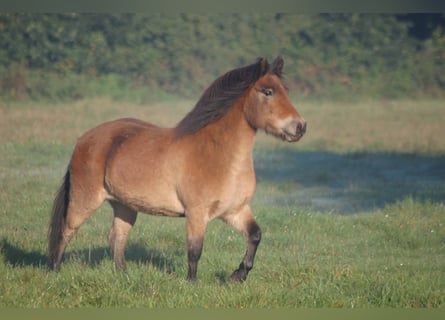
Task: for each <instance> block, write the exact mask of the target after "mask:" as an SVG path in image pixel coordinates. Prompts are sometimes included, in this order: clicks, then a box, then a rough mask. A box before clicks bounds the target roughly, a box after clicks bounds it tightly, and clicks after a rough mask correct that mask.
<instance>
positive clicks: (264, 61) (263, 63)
mask: <svg viewBox="0 0 445 320" xmlns="http://www.w3.org/2000/svg"><path fill="white" fill-rule="evenodd" d="M258 60H259V61H258V63H259V65H260V75H261V76H264V75H265V74H266V73H267V71H268V69H269V63H268V62H267V59H266V58H260V59H258Z"/></svg>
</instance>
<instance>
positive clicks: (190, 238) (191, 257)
mask: <svg viewBox="0 0 445 320" xmlns="http://www.w3.org/2000/svg"><path fill="white" fill-rule="evenodd" d="M206 227H207V223H206V222H205V221H204V219H202V216H200V215H198V214H196V213H195V215H193V213H190V214H188V215H187V257H188V275H187V280H189V281H191V282H194V281H196V273H197V271H198V261H199V258H200V257H201V253H202V247H203V243H204V233H205V230H206Z"/></svg>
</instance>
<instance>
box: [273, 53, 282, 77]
mask: <svg viewBox="0 0 445 320" xmlns="http://www.w3.org/2000/svg"><path fill="white" fill-rule="evenodd" d="M283 66H284V60H283V58H281V57H280V56H278V57H276V58H275V60H274V62H273V63H272V68H271V70H272V72H273V73H275V74H277V75H278V76H281V74H282V73H283Z"/></svg>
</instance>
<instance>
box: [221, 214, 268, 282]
mask: <svg viewBox="0 0 445 320" xmlns="http://www.w3.org/2000/svg"><path fill="white" fill-rule="evenodd" d="M223 220H224V221H225V222H226V223H227V224H228V225H230V226H232V227H233V228H234V229H235V230H237V231H238V232H240V233H241V234H242V235H243V236H244V237H246V238H247V250H246V254H245V255H244V258H243V260H242V261H241V264H240V265H239V267H238V269H236V270H235V271H234V272H233V273H232V275H231V277H230V280H231V281H244V280H246V278H247V274H248V273H249V271H250V270H252V268H253V261H254V259H255V254H256V251H257V248H258V245H259V244H260V241H261V229H260V227H259V226H258V224H257V223H256V221H255V218H254V217H253V215H252V211H251V209H250V206H248V205H246V206H244V207H243V208H242V209H241V210H240V211H239V212H237V213H234V214H230V215H227V216H225V217H223Z"/></svg>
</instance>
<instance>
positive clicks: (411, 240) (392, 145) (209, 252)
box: [0, 100, 445, 308]
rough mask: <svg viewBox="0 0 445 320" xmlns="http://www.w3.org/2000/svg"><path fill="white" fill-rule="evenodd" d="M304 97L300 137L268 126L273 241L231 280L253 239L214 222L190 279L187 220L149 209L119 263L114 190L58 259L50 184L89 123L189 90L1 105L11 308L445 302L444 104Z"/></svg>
mask: <svg viewBox="0 0 445 320" xmlns="http://www.w3.org/2000/svg"><path fill="white" fill-rule="evenodd" d="M391 106H392V107H391ZM301 107H302V109H304V111H302V110H300V111H301V112H302V113H303V114H304V115H305V116H306V118H307V119H308V121H309V123H310V124H311V123H312V125H310V127H309V128H310V130H312V131H309V132H308V135H307V136H306V137H305V138H304V139H303V140H302V142H301V143H299V144H297V145H296V146H288V145H285V146H283V145H282V144H280V143H279V142H276V141H274V140H273V139H272V138H270V137H265V135H260V136H259V137H258V143H257V147H256V149H255V163H256V167H257V174H258V188H257V194H256V197H255V199H254V201H253V209H254V212H255V215H256V216H257V220H258V223H259V224H260V225H261V227H262V229H263V241H262V243H261V245H260V248H259V251H258V255H257V259H256V266H255V268H254V270H253V271H252V272H251V274H250V275H249V278H248V280H247V282H246V283H243V284H230V283H228V282H227V278H228V277H229V275H230V273H231V272H232V271H233V269H234V268H235V267H236V266H237V265H238V264H239V262H240V260H241V258H242V255H243V253H244V251H245V243H244V240H242V239H241V237H239V235H237V234H236V233H234V232H233V231H232V230H230V229H229V228H227V227H226V226H225V225H224V224H222V223H220V222H218V221H215V222H213V223H211V224H210V226H209V229H208V230H207V234H206V240H205V247H204V252H203V256H202V259H201V261H200V265H199V271H198V278H199V280H198V282H197V283H196V284H194V285H191V284H189V283H188V282H187V281H186V280H185V278H186V273H187V270H186V264H187V261H186V260H187V259H186V252H185V221H184V220H183V219H168V218H160V217H151V216H147V215H140V216H139V218H138V221H137V223H136V226H135V228H134V229H133V230H132V232H131V233H130V237H129V243H128V246H127V251H126V257H127V260H128V266H127V271H126V272H124V273H119V272H115V271H114V268H113V265H112V262H111V259H110V256H109V251H108V248H107V244H106V235H107V232H108V229H109V227H110V226H111V217H112V213H111V209H110V208H109V206H108V205H104V206H103V207H102V208H101V209H100V210H98V212H97V213H95V215H93V216H92V218H91V219H90V220H88V221H87V223H86V224H85V225H84V226H82V228H81V229H80V231H79V233H78V234H77V235H76V237H75V238H74V239H73V241H72V242H71V243H70V246H69V248H68V251H67V253H66V259H65V261H64V263H63V264H62V269H61V271H60V272H59V273H48V272H47V271H46V268H45V264H46V246H47V244H46V232H47V225H48V219H49V210H50V207H51V202H52V197H53V194H54V192H55V190H56V189H57V187H58V184H59V183H60V180H61V178H62V175H63V173H64V170H65V168H66V165H67V163H68V159H69V157H70V153H71V150H72V148H73V144H74V143H75V140H76V138H77V137H78V135H80V134H81V133H82V132H83V131H85V130H86V129H88V128H89V127H91V126H93V125H95V124H97V123H100V122H102V121H106V120H109V119H113V118H117V117H121V116H135V117H140V118H146V119H147V118H149V119H153V122H156V123H160V124H162V125H166V126H168V125H172V124H174V123H175V122H176V119H179V118H180V117H181V114H185V112H186V111H187V109H188V104H185V103H184V104H182V103H180V104H177V105H174V106H173V107H172V106H166V105H162V104H161V105H159V106H153V108H152V109H148V110H147V108H145V107H143V106H140V105H139V106H138V105H131V104H129V105H124V106H122V105H121V104H117V103H114V102H110V101H108V100H91V101H90V100H89V101H80V102H77V103H75V104H72V105H71V104H70V105H62V106H55V105H54V106H47V105H14V106H0V124H1V125H0V133H1V134H0V204H1V206H0V307H78V306H94V307H115V306H121V307H142V306H144V307H203V308H214V307H234V308H251V307H267V308H271V307H345V308H353V307H354V308H355V307H403V308H418V307H442V308H443V307H444V306H445V205H444V199H445V182H444V181H445V167H444V163H445V162H444V161H445V160H444V156H443V154H444V151H445V142H444V139H443V138H442V137H443V128H441V127H439V126H438V125H437V123H438V120H439V119H443V118H444V116H445V115H444V114H443V112H444V108H443V107H442V104H441V103H440V102H437V101H421V102H417V103H416V102H403V103H399V102H383V103H377V102H374V103H371V104H367V103H362V104H357V105H354V106H353V105H350V106H344V107H341V106H338V105H320V106H315V105H302V106H301ZM367 110H368V111H369V112H370V113H369V114H368V113H367V112H368V111H367ZM371 110H372V114H371ZM401 111H406V112H401ZM408 111H409V112H408ZM147 113H148V114H149V115H147ZM346 115H347V116H346ZM434 115H436V117H434ZM420 118H422V119H423V122H422V124H423V126H422V127H417V131H416V135H405V134H404V132H405V131H404V130H405V126H403V130H402V129H401V123H402V122H404V123H406V124H407V125H406V128H407V129H406V130H408V131H409V129H408V128H412V125H413V124H415V123H416V121H417V120H418V119H420ZM342 119H343V120H342ZM365 122H367V123H368V124H365ZM391 122H393V123H396V124H397V125H392V126H391V125H390V123H391ZM417 123H418V122H417ZM48 124H51V125H48ZM339 128H340V129H341V130H340V129H339ZM360 128H362V130H363V131H362V132H363V134H360ZM371 128H372V130H371ZM408 131H406V132H408ZM332 132H335V133H336V134H335V135H333V134H332ZM354 132H355V133H356V135H354V134H353V133H354ZM372 132H374V133H372ZM397 132H399V134H397ZM383 137H386V139H383ZM422 141H424V142H426V143H425V144H422Z"/></svg>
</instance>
